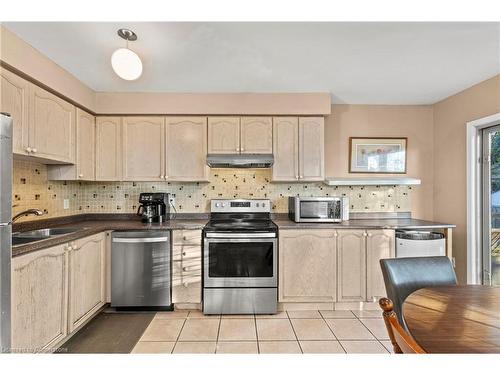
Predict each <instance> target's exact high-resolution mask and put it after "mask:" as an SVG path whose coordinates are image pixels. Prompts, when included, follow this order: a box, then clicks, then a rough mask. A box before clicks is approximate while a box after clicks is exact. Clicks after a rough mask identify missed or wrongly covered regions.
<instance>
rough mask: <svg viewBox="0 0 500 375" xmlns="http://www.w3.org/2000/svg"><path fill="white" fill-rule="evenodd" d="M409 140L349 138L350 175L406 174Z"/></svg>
mask: <svg viewBox="0 0 500 375" xmlns="http://www.w3.org/2000/svg"><path fill="white" fill-rule="evenodd" d="M407 144H408V138H381V137H368V138H357V137H351V138H349V172H350V173H406V147H407Z"/></svg>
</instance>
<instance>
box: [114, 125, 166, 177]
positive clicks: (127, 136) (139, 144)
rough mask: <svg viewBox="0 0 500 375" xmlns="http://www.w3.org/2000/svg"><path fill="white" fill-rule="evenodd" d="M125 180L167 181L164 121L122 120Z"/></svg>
mask: <svg viewBox="0 0 500 375" xmlns="http://www.w3.org/2000/svg"><path fill="white" fill-rule="evenodd" d="M122 152H123V180H126V181H161V180H164V179H165V173H164V170H165V166H164V163H165V118H164V117H135V116H131V117H123V151H122Z"/></svg>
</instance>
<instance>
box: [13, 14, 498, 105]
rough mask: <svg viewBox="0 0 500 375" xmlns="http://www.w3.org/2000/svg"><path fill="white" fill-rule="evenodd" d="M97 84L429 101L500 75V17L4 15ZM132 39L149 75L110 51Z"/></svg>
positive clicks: (112, 87) (104, 88)
mask: <svg viewBox="0 0 500 375" xmlns="http://www.w3.org/2000/svg"><path fill="white" fill-rule="evenodd" d="M3 25H4V26H6V27H7V28H8V29H9V30H11V31H12V32H14V33H15V34H17V35H18V36H19V37H21V38H22V39H24V40H25V41H27V42H28V43H30V44H31V45H32V46H33V47H35V48H36V49H38V50H39V51H41V52H42V53H43V54H45V55H46V56H48V57H49V58H50V59H52V60H53V61H55V62H56V63H57V64H59V65H60V66H62V67H63V68H65V69H66V70H68V71H69V72H71V73H72V74H74V75H75V76H76V77H77V78H79V79H80V80H81V81H82V82H84V83H85V84H87V85H88V86H90V87H91V88H92V89H94V90H96V91H129V92H141V91H151V92H155V91H163V92H329V93H330V94H331V96H332V102H334V103H349V104H431V103H435V102H436V101H439V100H441V99H444V98H446V97H448V96H450V95H452V94H454V93H456V92H459V91H461V90H463V89H466V88H467V87H470V86H472V85H474V84H476V83H478V82H480V81H483V80H485V79H487V78H490V77H492V76H494V75H496V74H499V73H500V23H478V22H468V23H351V22H349V23H334V22H328V23H302V22H290V23H279V22H271V23H262V22H253V23H222V22H218V23H210V22H202V23H174V22H159V23H158V22H144V23H127V22H121V23H102V22H101V23H95V22H73V23H69V22H66V23H58V22H45V23H36V22H7V23H3ZM120 27H128V28H131V29H132V30H134V31H135V32H136V33H137V34H138V40H137V41H136V42H132V43H130V48H131V49H133V50H134V51H136V52H137V53H138V54H139V55H140V56H141V58H142V60H143V64H144V71H143V75H142V76H141V77H140V78H139V79H138V80H137V81H133V82H129V81H123V80H121V79H120V78H118V77H117V76H116V75H115V74H114V72H113V71H112V69H111V64H110V57H111V54H112V53H113V51H114V50H115V49H116V48H119V47H122V46H124V44H125V43H124V41H123V40H122V39H120V38H119V37H118V36H117V35H116V31H117V29H119V28H120Z"/></svg>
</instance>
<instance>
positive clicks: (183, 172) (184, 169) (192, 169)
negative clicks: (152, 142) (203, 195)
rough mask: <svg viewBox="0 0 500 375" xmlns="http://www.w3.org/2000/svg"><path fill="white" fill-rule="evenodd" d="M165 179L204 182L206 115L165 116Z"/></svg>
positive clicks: (206, 170) (205, 178) (205, 168)
mask: <svg viewBox="0 0 500 375" xmlns="http://www.w3.org/2000/svg"><path fill="white" fill-rule="evenodd" d="M166 157H167V160H166V167H167V169H166V179H167V180H169V181H208V179H209V168H208V166H207V161H206V158H207V118H206V117H167V153H166Z"/></svg>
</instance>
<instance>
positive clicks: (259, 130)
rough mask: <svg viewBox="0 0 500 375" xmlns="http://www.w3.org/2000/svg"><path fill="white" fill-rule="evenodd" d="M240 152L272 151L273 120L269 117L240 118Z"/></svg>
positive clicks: (257, 152)
mask: <svg viewBox="0 0 500 375" xmlns="http://www.w3.org/2000/svg"><path fill="white" fill-rule="evenodd" d="M240 127H241V131H240V138H241V142H240V143H241V149H240V151H241V153H242V154H272V153H273V121H272V118H271V117H242V118H241V125H240Z"/></svg>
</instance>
